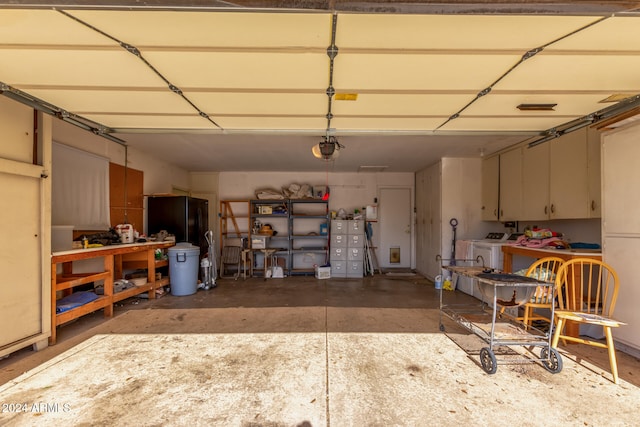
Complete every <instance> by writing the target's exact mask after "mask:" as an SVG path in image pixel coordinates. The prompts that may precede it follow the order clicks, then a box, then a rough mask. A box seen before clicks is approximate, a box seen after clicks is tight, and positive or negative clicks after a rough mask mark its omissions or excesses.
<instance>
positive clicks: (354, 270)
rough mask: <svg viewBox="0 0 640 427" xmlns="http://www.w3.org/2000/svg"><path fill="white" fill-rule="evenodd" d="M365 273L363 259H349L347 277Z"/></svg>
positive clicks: (359, 275) (360, 275)
mask: <svg viewBox="0 0 640 427" xmlns="http://www.w3.org/2000/svg"><path fill="white" fill-rule="evenodd" d="M363 274H364V265H363V264H362V261H347V277H362V275H363Z"/></svg>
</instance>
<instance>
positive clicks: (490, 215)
mask: <svg viewBox="0 0 640 427" xmlns="http://www.w3.org/2000/svg"><path fill="white" fill-rule="evenodd" d="M499 189H500V157H499V156H493V157H489V158H487V159H484V160H483V161H482V214H481V215H482V220H483V221H497V220H498V208H499V205H498V203H499Z"/></svg>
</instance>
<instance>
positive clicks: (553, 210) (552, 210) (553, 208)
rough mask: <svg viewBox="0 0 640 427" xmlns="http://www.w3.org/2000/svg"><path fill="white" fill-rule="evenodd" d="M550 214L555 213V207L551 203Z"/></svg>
mask: <svg viewBox="0 0 640 427" xmlns="http://www.w3.org/2000/svg"><path fill="white" fill-rule="evenodd" d="M551 213H556V206H555V205H554V204H553V203H551Z"/></svg>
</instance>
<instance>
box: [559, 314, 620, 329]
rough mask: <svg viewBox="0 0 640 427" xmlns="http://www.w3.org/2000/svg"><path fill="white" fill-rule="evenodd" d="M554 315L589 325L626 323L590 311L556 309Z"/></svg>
mask: <svg viewBox="0 0 640 427" xmlns="http://www.w3.org/2000/svg"><path fill="white" fill-rule="evenodd" d="M556 316H557V317H561V318H563V319H567V320H572V321H574V322H580V323H589V324H591V325H604V326H610V327H612V328H617V327H619V326H622V325H626V323H624V322H619V321H617V320H613V319H609V318H608V317H604V316H600V315H598V314H591V313H578V312H574V311H566V310H556Z"/></svg>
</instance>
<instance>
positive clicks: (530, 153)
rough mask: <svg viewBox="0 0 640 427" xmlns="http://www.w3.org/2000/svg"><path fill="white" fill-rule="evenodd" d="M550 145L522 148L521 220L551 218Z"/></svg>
mask: <svg viewBox="0 0 640 427" xmlns="http://www.w3.org/2000/svg"><path fill="white" fill-rule="evenodd" d="M549 147H550V144H540V145H536V146H535V147H531V148H528V147H524V148H523V149H522V215H521V217H520V220H521V221H540V220H547V219H549V211H550V209H549Z"/></svg>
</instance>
